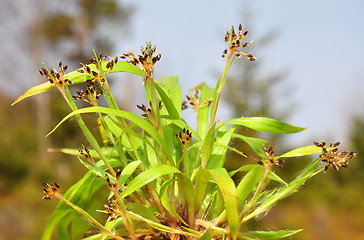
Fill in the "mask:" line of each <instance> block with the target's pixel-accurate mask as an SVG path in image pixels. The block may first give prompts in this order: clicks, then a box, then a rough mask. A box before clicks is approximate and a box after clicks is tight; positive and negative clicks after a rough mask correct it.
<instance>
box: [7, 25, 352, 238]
mask: <svg viewBox="0 0 364 240" xmlns="http://www.w3.org/2000/svg"><path fill="white" fill-rule="evenodd" d="M247 33H248V32H247V31H244V30H243V28H242V27H241V26H239V30H238V31H235V30H234V28H233V27H232V28H231V30H230V32H228V31H227V32H226V34H225V42H226V43H227V44H228V47H227V49H225V50H224V51H223V57H226V65H225V69H224V72H223V74H222V76H221V77H220V78H219V79H218V81H217V83H216V86H215V87H214V88H211V87H209V86H207V85H206V84H201V85H199V86H197V87H196V88H194V89H193V90H192V91H191V93H190V95H188V96H187V99H186V100H182V96H181V87H180V86H179V85H178V78H177V77H166V78H163V79H161V81H158V80H156V79H154V77H153V71H154V66H155V64H156V63H157V62H158V61H159V60H160V59H161V54H160V53H159V54H157V53H156V47H153V46H152V45H151V43H147V46H146V47H144V48H142V49H141V53H140V54H139V55H135V54H134V53H132V52H129V53H124V54H123V55H122V57H121V58H122V59H125V58H126V59H127V61H126V62H123V61H119V58H118V57H115V58H110V59H107V58H106V57H105V56H102V55H101V54H96V53H95V54H94V57H92V58H91V63H90V64H81V66H82V67H81V68H80V69H78V70H76V71H72V72H70V73H68V74H66V73H65V72H66V70H67V66H66V65H63V64H62V62H60V63H59V66H58V67H59V70H55V69H53V68H52V69H48V68H47V67H46V66H44V68H42V70H40V73H41V75H43V76H45V77H46V78H48V80H49V81H48V82H47V83H44V84H41V85H38V86H36V87H33V88H32V89H29V90H28V91H27V92H25V93H24V94H23V95H22V96H20V97H19V98H18V99H17V100H16V101H15V102H14V103H13V104H15V103H17V102H19V101H21V100H22V99H24V98H27V97H29V96H33V95H37V94H40V93H42V92H45V91H48V90H50V89H53V88H57V89H58V91H59V92H60V93H61V95H62V96H63V98H64V100H65V101H66V103H67V104H68V106H69V107H70V109H71V112H70V113H69V114H68V115H67V116H65V117H64V118H63V119H62V120H61V121H60V123H59V124H58V125H57V126H56V127H55V128H54V129H53V130H52V131H51V132H50V133H49V134H51V133H53V132H54V131H55V130H56V129H57V128H58V127H59V126H60V125H61V124H62V123H63V122H65V121H67V120H69V119H70V118H73V119H75V120H76V121H77V123H78V125H79V127H80V129H81V130H82V132H83V134H84V136H85V138H86V139H87V141H88V145H87V147H84V146H83V147H81V148H79V149H60V150H59V151H61V152H64V153H68V154H71V155H75V158H76V157H77V158H78V159H79V161H80V163H81V164H82V165H84V166H85V168H86V169H87V172H86V174H85V175H84V176H83V177H82V178H81V179H80V180H79V181H78V182H77V183H75V184H74V185H73V186H71V187H70V188H69V189H68V190H63V188H62V187H60V186H59V185H58V184H57V183H54V184H48V183H44V192H45V196H44V197H43V199H52V198H57V199H59V200H60V203H59V204H58V206H57V208H56V210H55V211H54V213H53V215H52V217H51V219H50V221H49V223H48V225H47V227H46V229H45V232H44V234H43V237H42V239H50V238H51V236H52V233H53V232H54V230H55V228H56V229H57V236H58V239H80V238H84V239H88V240H90V239H110V238H114V239H125V238H128V239H129V238H130V239H234V240H235V239H281V238H284V237H288V236H291V235H293V234H295V233H297V232H300V231H301V230H282V231H266V232H265V231H250V230H249V229H248V228H247V227H246V226H247V224H248V223H249V221H251V220H252V219H254V218H257V217H261V216H263V215H264V213H265V212H266V211H268V210H269V209H270V208H271V207H272V206H274V205H275V204H276V203H277V202H278V201H280V200H282V199H284V198H286V197H287V196H289V195H290V194H292V193H294V192H295V191H297V189H298V188H299V187H300V186H302V185H303V184H304V183H305V182H306V181H307V180H308V179H310V178H311V177H313V176H315V175H316V174H318V173H320V172H323V171H325V170H327V169H328V168H329V167H333V168H335V169H337V170H338V169H339V168H340V167H347V164H348V162H347V160H348V159H350V158H352V157H354V156H355V154H354V153H352V152H351V153H349V152H338V145H339V144H340V143H335V144H330V146H328V147H326V146H325V143H320V144H319V143H315V145H312V146H305V147H300V148H297V149H294V150H291V151H289V152H286V153H284V154H281V155H276V154H275V153H274V151H273V149H272V147H270V146H269V143H268V142H267V141H266V140H263V139H259V138H254V137H247V136H244V135H242V134H239V133H236V132H235V130H236V128H237V127H238V126H243V127H246V128H249V129H253V130H256V131H261V132H268V133H273V134H291V133H298V132H301V131H303V130H304V128H301V127H297V126H293V125H290V124H287V123H284V122H281V121H278V120H275V119H271V118H266V117H242V118H234V119H231V120H229V121H227V122H224V123H222V122H220V121H216V118H215V117H216V113H217V109H218V105H219V100H220V97H221V94H222V91H223V88H224V85H225V82H226V79H227V78H226V77H227V74H228V72H229V69H230V67H231V64H232V63H233V62H234V59H235V57H240V56H243V57H245V58H247V59H248V60H250V61H254V60H256V58H255V57H254V56H253V55H252V54H250V53H244V52H241V51H240V50H239V49H241V48H245V47H247V46H249V45H250V43H251V42H250V43H243V42H242V40H243V38H244V36H246V35H247ZM114 72H128V73H132V74H134V75H137V76H140V78H141V79H143V80H142V81H143V85H144V88H145V93H146V98H147V103H146V104H145V105H144V104H141V105H138V106H137V107H138V108H139V109H140V110H141V111H142V114H141V116H139V115H136V114H133V113H131V112H128V111H124V110H121V109H119V107H118V105H117V104H116V102H115V99H114V96H113V93H112V91H111V88H110V85H109V82H108V76H109V74H112V73H114ZM80 83H87V88H86V90H82V91H78V92H77V93H76V94H74V95H72V93H71V91H70V89H69V87H70V86H72V85H76V84H80ZM100 98H104V99H105V100H106V102H107V104H106V106H101V105H99V100H100ZM78 100H83V101H85V102H87V103H89V104H90V105H91V106H90V107H84V108H79V107H78V105H77V104H76V101H78ZM187 107H191V108H193V109H194V110H195V112H196V119H197V127H196V129H193V128H192V127H191V126H190V125H189V124H188V123H187V122H186V121H184V120H183V119H182V117H181V111H182V109H185V108H187ZM87 114H88V115H91V116H94V117H95V121H96V122H97V124H98V129H97V131H95V129H93V128H90V127H88V125H87V124H86V123H85V121H84V117H85V115H87ZM98 136H101V140H97V139H98ZM233 138H235V139H239V140H241V141H244V142H246V143H247V144H248V145H249V146H250V148H251V149H252V151H253V152H254V153H255V154H256V155H257V156H259V160H257V162H256V163H254V164H245V163H244V159H245V158H246V155H245V154H244V153H243V152H239V151H238V150H236V149H234V148H232V147H231V146H229V142H230V141H231V139H233ZM228 149H229V150H231V151H234V152H236V153H238V154H240V156H241V164H240V166H239V167H238V168H236V169H234V170H232V171H227V170H226V169H225V168H224V167H223V166H224V163H225V161H226V153H227V150H228ZM318 153H321V155H320V156H319V157H318V158H317V159H316V160H314V161H312V162H311V163H309V164H308V165H307V166H306V167H304V168H303V169H302V171H301V172H300V173H298V174H296V176H295V177H294V178H293V180H292V181H290V182H285V181H284V180H283V179H282V178H281V177H279V176H278V175H277V174H275V172H274V171H273V170H274V168H275V167H282V165H283V159H286V158H297V157H301V156H307V155H311V154H318ZM238 172H243V173H244V176H243V177H242V178H241V179H239V180H238V181H236V182H234V181H233V180H232V177H233V176H234V175H235V174H236V173H238ZM102 193H103V194H102ZM81 219H87V220H88V221H82V220H81Z"/></svg>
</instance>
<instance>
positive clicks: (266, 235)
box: [239, 229, 303, 240]
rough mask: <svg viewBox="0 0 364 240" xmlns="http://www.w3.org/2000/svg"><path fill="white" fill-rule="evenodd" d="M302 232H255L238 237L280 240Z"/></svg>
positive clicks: (241, 234)
mask: <svg viewBox="0 0 364 240" xmlns="http://www.w3.org/2000/svg"><path fill="white" fill-rule="evenodd" d="M302 230H303V229H299V230H285V231H272V232H264V231H257V232H248V233H240V234H239V237H241V238H245V239H246V238H247V239H260V240H275V239H282V238H285V237H289V236H292V235H294V234H296V233H299V232H301V231H302Z"/></svg>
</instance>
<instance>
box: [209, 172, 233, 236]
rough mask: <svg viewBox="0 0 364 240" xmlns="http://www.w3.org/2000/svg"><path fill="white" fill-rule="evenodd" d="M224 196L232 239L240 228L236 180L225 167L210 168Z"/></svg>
mask: <svg viewBox="0 0 364 240" xmlns="http://www.w3.org/2000/svg"><path fill="white" fill-rule="evenodd" d="M207 171H209V172H210V174H211V175H212V176H213V178H214V179H215V181H216V184H217V185H218V187H219V189H220V192H221V194H222V197H223V198H224V202H225V207H226V215H227V220H228V224H229V229H230V233H231V237H232V239H236V237H237V234H238V230H239V213H238V197H237V193H236V188H235V184H234V181H233V180H232V179H231V178H230V176H229V174H228V172H227V171H226V169H225V168H216V169H208V170H207Z"/></svg>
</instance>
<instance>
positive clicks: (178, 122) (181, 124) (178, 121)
mask: <svg viewBox="0 0 364 240" xmlns="http://www.w3.org/2000/svg"><path fill="white" fill-rule="evenodd" d="M161 118H162V119H166V120H168V121H169V122H171V123H173V124H174V125H176V126H177V127H179V128H180V129H183V128H188V130H189V131H190V132H192V137H193V138H195V139H196V140H197V141H198V142H199V141H202V140H201V137H200V136H199V135H198V134H197V132H195V130H193V129H192V128H191V127H189V126H188V124H187V123H186V122H185V121H184V120H182V119H175V118H171V117H170V116H168V115H162V116H161Z"/></svg>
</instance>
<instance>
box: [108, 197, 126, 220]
mask: <svg viewBox="0 0 364 240" xmlns="http://www.w3.org/2000/svg"><path fill="white" fill-rule="evenodd" d="M104 208H105V210H106V215H107V216H109V217H110V219H109V220H110V221H113V220H115V219H116V218H117V217H119V216H121V215H122V210H121V207H120V206H119V204H118V203H117V202H116V201H115V200H111V201H109V205H107V204H105V205H104Z"/></svg>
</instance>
